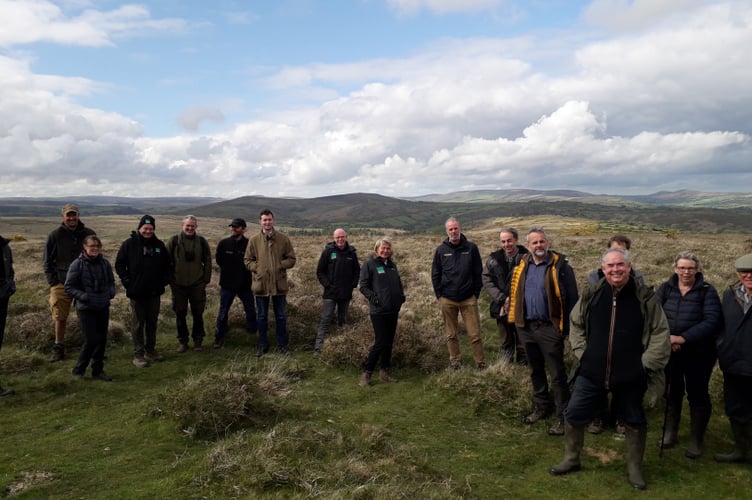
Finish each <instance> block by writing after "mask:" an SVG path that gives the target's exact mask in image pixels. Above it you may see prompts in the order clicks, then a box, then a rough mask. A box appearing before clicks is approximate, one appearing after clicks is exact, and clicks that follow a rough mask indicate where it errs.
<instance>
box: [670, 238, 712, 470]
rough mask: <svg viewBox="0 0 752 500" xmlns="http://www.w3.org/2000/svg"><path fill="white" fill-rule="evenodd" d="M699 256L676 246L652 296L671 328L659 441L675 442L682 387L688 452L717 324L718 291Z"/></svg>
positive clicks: (701, 419)
mask: <svg viewBox="0 0 752 500" xmlns="http://www.w3.org/2000/svg"><path fill="white" fill-rule="evenodd" d="M701 271H702V269H701V267H700V259H698V258H697V256H696V255H694V254H693V253H691V252H681V253H680V254H679V255H677V256H676V259H675V260H674V275H673V276H671V278H669V280H668V281H666V282H665V283H663V284H661V286H660V287H659V288H658V298H659V300H660V301H661V303H662V304H663V311H664V312H665V313H666V318H667V319H668V324H669V329H670V331H671V358H670V359H669V362H668V365H666V384H667V385H666V388H667V391H666V405H667V407H666V431H665V433H664V435H663V447H664V448H672V447H674V446H675V445H676V444H677V443H678V442H679V440H678V437H677V436H678V433H679V422H680V420H681V410H682V400H683V398H684V392H685V390H686V392H687V399H688V400H689V412H690V442H689V446H687V449H686V451H685V453H684V454H685V455H686V456H687V457H688V458H697V457H699V456H700V454H701V453H702V443H703V440H704V437H705V429H706V428H707V426H708V420H710V414H711V410H712V406H711V403H710V394H709V393H708V384H709V382H710V375H711V373H712V372H713V366H715V361H716V358H717V354H716V348H715V337H716V334H717V333H718V331H719V329H720V328H721V324H722V320H721V301H720V299H719V297H718V292H717V291H716V289H715V288H713V286H712V285H710V284H709V283H706V282H705V280H704V279H703V276H702V272H701Z"/></svg>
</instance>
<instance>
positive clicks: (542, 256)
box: [509, 227, 578, 436]
mask: <svg viewBox="0 0 752 500" xmlns="http://www.w3.org/2000/svg"><path fill="white" fill-rule="evenodd" d="M526 242H527V249H528V252H529V253H528V254H526V255H524V256H523V258H522V259H521V260H520V263H519V264H518V265H517V267H515V268H514V273H513V274H512V284H511V289H510V294H509V297H510V303H509V322H510V323H512V324H514V325H516V326H517V331H518V333H519V337H520V341H521V342H522V343H523V344H524V346H525V353H526V354H527V364H528V367H529V369H530V380H531V381H532V383H533V405H534V409H533V412H532V413H531V414H529V415H528V416H526V417H525V418H524V422H525V423H526V424H534V423H535V422H537V421H538V420H541V419H543V418H546V417H548V416H549V415H550V413H551V396H550V394H549V390H548V389H549V388H548V379H547V376H546V370H548V372H549V374H550V375H551V385H552V387H553V393H554V405H555V409H556V422H555V423H554V424H553V426H552V427H550V428H549V429H548V434H549V435H550V436H561V435H563V434H564V408H566V407H567V401H569V385H568V382H567V372H566V369H565V367H564V339H565V338H566V337H567V335H569V312H570V311H571V310H572V307H574V304H575V303H576V302H577V298H578V293H577V282H576V280H575V277H574V271H573V270H572V268H571V267H570V265H569V263H568V262H567V259H566V256H565V255H563V254H560V253H558V252H554V251H553V250H549V248H548V247H549V242H548V238H547V237H546V233H545V231H544V230H543V228H540V227H533V228H532V229H530V231H528V233H527V238H526Z"/></svg>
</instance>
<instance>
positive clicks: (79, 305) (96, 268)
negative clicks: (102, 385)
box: [65, 235, 115, 382]
mask: <svg viewBox="0 0 752 500" xmlns="http://www.w3.org/2000/svg"><path fill="white" fill-rule="evenodd" d="M101 251H102V241H101V240H100V239H99V238H98V237H97V236H95V235H91V236H87V237H86V239H84V249H83V252H81V255H80V256H79V257H78V258H77V259H76V260H74V261H73V263H72V264H71V265H70V267H69V268H68V276H67V277H66V279H65V291H66V292H67V293H68V294H69V295H70V296H71V297H73V298H74V299H75V301H76V309H77V310H78V318H79V320H80V321H81V333H82V334H83V337H84V344H83V346H81V353H80V354H79V356H78V362H77V363H76V366H75V367H74V368H73V375H74V376H75V377H83V376H84V374H85V373H86V367H87V366H89V362H91V376H92V378H93V379H96V380H102V381H104V382H112V379H111V378H110V377H108V376H107V375H106V374H105V373H104V370H103V368H104V350H105V347H106V346H107V325H108V323H109V321H110V300H112V298H113V297H114V296H115V275H114V274H113V273H112V266H110V263H109V262H108V261H107V259H105V258H104V256H103V255H102V254H101Z"/></svg>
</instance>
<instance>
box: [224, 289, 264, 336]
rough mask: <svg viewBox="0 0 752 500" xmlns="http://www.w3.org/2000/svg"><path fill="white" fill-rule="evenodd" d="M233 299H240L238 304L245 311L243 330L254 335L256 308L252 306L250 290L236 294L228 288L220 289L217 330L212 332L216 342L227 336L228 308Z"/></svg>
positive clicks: (256, 326)
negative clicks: (241, 305)
mask: <svg viewBox="0 0 752 500" xmlns="http://www.w3.org/2000/svg"><path fill="white" fill-rule="evenodd" d="M235 297H237V298H238V299H240V303H241V304H243V310H244V311H245V329H246V330H247V331H248V332H249V333H255V332H256V330H257V328H258V325H257V322H256V306H254V305H253V292H251V291H250V290H244V291H241V292H237V291H235V290H230V289H229V288H221V289H220V290H219V313H218V314H217V329H216V331H215V332H214V337H215V338H216V339H217V340H222V339H223V338H225V334H227V329H228V324H227V320H228V318H229V317H230V307H231V306H232V301H233V300H235Z"/></svg>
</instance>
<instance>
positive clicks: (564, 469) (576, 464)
mask: <svg viewBox="0 0 752 500" xmlns="http://www.w3.org/2000/svg"><path fill="white" fill-rule="evenodd" d="M584 443H585V428H584V427H573V426H571V425H569V424H568V423H566V422H564V460H562V461H561V462H559V463H558V464H556V465H554V466H553V467H551V468H550V469H548V472H550V473H551V474H553V475H554V476H561V475H563V474H569V473H570V472H577V471H578V470H580V453H581V452H582V446H583V444H584Z"/></svg>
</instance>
